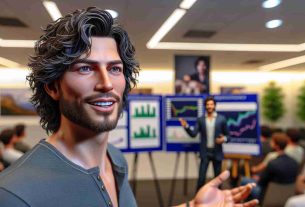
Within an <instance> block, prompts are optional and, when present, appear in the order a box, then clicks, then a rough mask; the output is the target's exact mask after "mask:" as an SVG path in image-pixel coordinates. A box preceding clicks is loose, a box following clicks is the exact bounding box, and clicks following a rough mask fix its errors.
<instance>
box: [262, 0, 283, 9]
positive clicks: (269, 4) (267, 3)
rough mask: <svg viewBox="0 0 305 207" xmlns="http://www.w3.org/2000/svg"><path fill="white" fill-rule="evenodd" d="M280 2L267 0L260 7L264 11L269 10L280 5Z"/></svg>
mask: <svg viewBox="0 0 305 207" xmlns="http://www.w3.org/2000/svg"><path fill="white" fill-rule="evenodd" d="M281 2H282V0H267V1H264V2H263V4H262V6H263V7H264V8H266V9H270V8H273V7H276V6H278V5H280V3H281Z"/></svg>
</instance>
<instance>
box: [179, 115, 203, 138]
mask: <svg viewBox="0 0 305 207" xmlns="http://www.w3.org/2000/svg"><path fill="white" fill-rule="evenodd" d="M179 121H180V124H181V126H182V127H183V128H184V129H185V131H186V132H187V133H188V134H189V135H190V136H191V137H196V136H197V134H198V132H199V131H200V124H199V120H198V119H197V122H196V124H195V126H194V128H193V129H191V128H190V127H189V125H188V123H187V121H186V120H185V119H183V118H179Z"/></svg>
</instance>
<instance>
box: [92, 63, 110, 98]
mask: <svg viewBox="0 0 305 207" xmlns="http://www.w3.org/2000/svg"><path fill="white" fill-rule="evenodd" d="M98 76H99V78H98V82H97V84H96V87H95V88H96V90H99V91H101V92H108V91H111V90H112V89H113V86H112V82H111V78H110V77H109V73H108V71H107V69H106V68H100V69H99V73H98Z"/></svg>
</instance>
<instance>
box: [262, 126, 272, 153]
mask: <svg viewBox="0 0 305 207" xmlns="http://www.w3.org/2000/svg"><path fill="white" fill-rule="evenodd" d="M271 135H272V131H271V129H270V127H268V126H261V144H262V155H263V156H264V157H265V156H266V155H267V154H268V153H269V152H271V151H272V149H271V147H270V137H271Z"/></svg>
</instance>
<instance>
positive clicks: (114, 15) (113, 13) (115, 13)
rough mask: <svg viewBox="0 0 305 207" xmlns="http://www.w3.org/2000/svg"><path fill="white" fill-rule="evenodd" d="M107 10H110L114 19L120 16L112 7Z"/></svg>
mask: <svg viewBox="0 0 305 207" xmlns="http://www.w3.org/2000/svg"><path fill="white" fill-rule="evenodd" d="M105 11H107V12H109V13H110V15H111V16H112V18H113V19H115V18H117V17H118V16H119V13H118V12H116V11H114V10H112V9H106V10H105Z"/></svg>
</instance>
